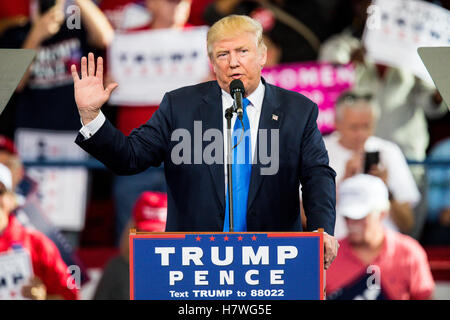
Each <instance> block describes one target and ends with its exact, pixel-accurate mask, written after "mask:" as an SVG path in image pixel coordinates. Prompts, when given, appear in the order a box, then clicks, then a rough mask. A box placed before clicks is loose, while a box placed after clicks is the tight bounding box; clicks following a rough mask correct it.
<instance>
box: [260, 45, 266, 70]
mask: <svg viewBox="0 0 450 320" xmlns="http://www.w3.org/2000/svg"><path fill="white" fill-rule="evenodd" d="M266 62H267V47H266V46H265V45H264V46H262V47H261V48H259V64H260V65H261V69H262V68H264V65H265V64H266Z"/></svg>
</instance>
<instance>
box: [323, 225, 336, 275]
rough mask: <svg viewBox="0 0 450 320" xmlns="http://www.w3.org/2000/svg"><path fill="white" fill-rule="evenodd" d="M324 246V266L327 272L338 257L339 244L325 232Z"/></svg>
mask: <svg viewBox="0 0 450 320" xmlns="http://www.w3.org/2000/svg"><path fill="white" fill-rule="evenodd" d="M323 246H324V256H323V260H324V261H323V266H324V268H325V270H327V269H328V268H329V267H330V265H331V263H332V262H333V260H334V259H335V258H336V256H337V253H338V248H339V243H338V241H337V240H336V238H335V237H333V236H330V235H329V234H328V233H326V232H324V233H323Z"/></svg>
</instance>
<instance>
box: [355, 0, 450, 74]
mask: <svg viewBox="0 0 450 320" xmlns="http://www.w3.org/2000/svg"><path fill="white" fill-rule="evenodd" d="M368 13H369V16H368V19H367V22H366V27H365V30H364V34H363V44H364V47H365V48H366V50H367V57H368V58H369V59H371V60H372V61H374V62H375V63H379V64H384V65H388V66H392V67H396V68H403V69H406V70H410V71H411V72H412V73H413V74H415V75H416V76H417V77H420V78H421V79H423V80H425V81H427V82H429V83H432V80H431V77H430V75H429V74H428V72H427V70H426V68H425V66H424V64H423V63H422V61H421V60H420V57H419V55H418V53H417V48H418V47H439V46H442V47H445V46H449V45H450V11H449V10H446V9H444V8H442V7H440V6H437V5H434V4H432V3H429V2H425V1H419V0H375V1H372V5H371V6H370V7H369V9H368Z"/></svg>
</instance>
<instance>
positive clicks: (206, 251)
mask: <svg viewBox="0 0 450 320" xmlns="http://www.w3.org/2000/svg"><path fill="white" fill-rule="evenodd" d="M129 246H130V299H131V300H323V299H324V285H325V271H324V269H323V230H319V232H255V233H251V232H243V233H239V232H232V233H223V232H220V233H214V232H205V233H202V232H200V233H178V232H166V233H143V232H136V230H135V229H131V230H130V235H129Z"/></svg>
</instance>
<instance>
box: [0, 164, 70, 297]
mask: <svg viewBox="0 0 450 320" xmlns="http://www.w3.org/2000/svg"><path fill="white" fill-rule="evenodd" d="M11 187H12V177H11V172H10V171H9V169H8V168H7V167H6V166H4V165H3V164H0V297H1V299H5V298H10V299H14V298H20V297H21V296H22V297H23V298H28V299H33V300H45V299H67V300H74V299H78V289H77V288H76V285H74V283H73V280H74V279H71V277H70V272H68V268H67V265H66V264H65V263H64V261H63V260H62V258H61V255H60V253H59V251H58V249H57V248H56V246H55V245H54V244H53V242H52V241H51V240H50V239H48V238H47V237H46V236H45V235H44V234H42V233H41V232H39V231H37V230H30V229H28V228H25V227H24V226H23V225H22V224H21V223H20V222H19V221H18V220H17V219H16V217H15V215H14V214H10V211H11V209H12V208H13V207H14V200H13V199H14V195H13V194H12V190H11ZM24 257H25V258H24ZM2 261H3V263H5V264H8V265H7V266H6V265H5V266H2ZM12 264H14V265H16V266H17V268H15V269H14V270H15V273H14V274H12V273H11V272H8V270H11V269H12V268H11V267H12ZM30 264H31V267H30ZM25 265H26V266H29V267H28V268H25V267H21V266H25ZM19 285H22V288H21V290H20V291H19V292H17V291H16V290H14V289H15V288H16V287H17V286H19ZM5 294H6V295H7V297H5Z"/></svg>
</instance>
